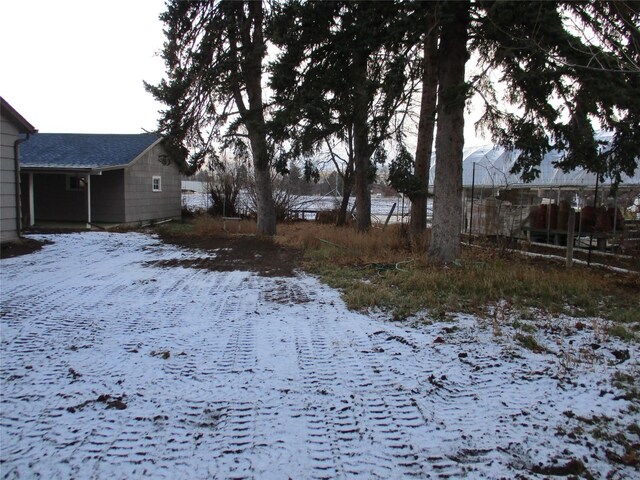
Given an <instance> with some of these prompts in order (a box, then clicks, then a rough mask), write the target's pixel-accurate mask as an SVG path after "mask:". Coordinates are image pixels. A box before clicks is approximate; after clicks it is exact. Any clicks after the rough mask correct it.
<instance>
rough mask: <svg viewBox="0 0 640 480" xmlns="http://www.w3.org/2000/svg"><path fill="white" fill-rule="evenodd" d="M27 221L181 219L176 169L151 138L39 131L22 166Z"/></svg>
mask: <svg viewBox="0 0 640 480" xmlns="http://www.w3.org/2000/svg"><path fill="white" fill-rule="evenodd" d="M20 171H21V175H20V178H21V183H22V206H23V207H22V217H23V220H24V221H25V223H28V224H29V225H37V224H38V223H42V222H86V223H87V225H90V224H92V223H94V224H95V223H115V224H142V223H146V222H151V221H158V220H164V219H174V218H179V217H180V214H181V209H182V200H181V181H180V178H181V177H180V171H179V169H178V166H177V165H176V163H175V162H173V161H171V159H170V158H169V157H168V155H167V152H166V150H165V148H164V146H163V141H162V138H161V137H159V136H158V135H153V134H135V135H118V134H66V133H39V134H36V135H34V136H33V137H32V138H31V139H30V140H29V142H28V144H25V145H24V147H23V150H22V163H21V170H20Z"/></svg>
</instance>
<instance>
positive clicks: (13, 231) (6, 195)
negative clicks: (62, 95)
mask: <svg viewBox="0 0 640 480" xmlns="http://www.w3.org/2000/svg"><path fill="white" fill-rule="evenodd" d="M36 131H37V130H36V129H35V128H33V126H32V125H31V124H30V123H29V122H27V121H26V120H25V119H24V117H22V115H20V114H19V113H18V112H17V111H16V110H15V109H14V108H13V107H12V106H11V105H10V104H9V103H7V101H6V100H5V99H4V98H2V97H0V243H7V242H13V241H16V240H18V237H19V235H20V183H19V178H18V173H19V163H20V159H19V156H20V144H21V143H22V142H23V141H24V140H25V139H26V138H27V137H28V136H29V135H30V134H33V133H36ZM25 135H26V136H25Z"/></svg>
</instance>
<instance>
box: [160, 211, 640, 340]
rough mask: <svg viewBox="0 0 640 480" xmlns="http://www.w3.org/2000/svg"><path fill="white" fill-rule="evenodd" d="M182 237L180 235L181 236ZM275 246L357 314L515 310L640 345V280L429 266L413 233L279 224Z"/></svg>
mask: <svg viewBox="0 0 640 480" xmlns="http://www.w3.org/2000/svg"><path fill="white" fill-rule="evenodd" d="M178 227H179V228H180V229H184V230H181V233H184V234H185V235H201V236H206V235H223V234H229V235H231V234H255V232H256V225H255V222H253V221H250V220H242V221H239V222H238V221H226V222H224V221H223V220H222V219H221V218H210V217H207V216H202V217H198V218H196V219H194V220H193V222H192V223H190V224H189V225H186V224H182V226H178V225H176V226H175V227H171V228H172V229H175V228H178ZM174 233H175V231H174ZM274 241H275V242H276V243H278V244H280V245H283V246H288V247H293V248H296V249H302V250H304V252H305V259H306V261H305V265H306V266H305V268H306V269H307V270H308V271H310V272H311V273H314V274H316V275H318V276H320V277H321V278H322V279H323V280H324V281H325V282H327V283H328V284H330V285H332V286H334V287H336V288H339V289H341V290H342V291H343V295H344V299H345V301H346V302H347V304H348V305H349V306H350V307H351V308H354V309H361V310H366V309H368V308H372V307H374V308H375V307H378V308H382V309H385V310H388V311H390V312H392V313H393V314H394V315H395V316H397V317H406V316H409V315H412V314H414V313H416V312H418V311H421V310H424V309H427V310H430V311H431V312H434V314H435V315H439V314H440V313H445V312H452V311H453V312H469V313H476V314H479V315H484V314H487V312H490V311H491V309H492V306H494V305H496V304H499V303H501V304H505V305H509V307H510V308H513V309H514V310H522V311H527V310H529V309H531V308H535V309H539V310H540V311H543V312H549V313H560V312H563V313H570V314H575V315H585V316H603V317H604V318H608V319H610V320H613V321H616V322H620V323H623V324H625V330H626V331H628V332H629V336H630V337H633V338H635V337H637V336H638V337H640V335H638V333H637V332H640V322H639V321H638V320H639V319H638V311H640V297H639V296H638V294H637V292H638V291H640V276H638V275H633V274H629V275H624V274H619V273H613V272H604V271H602V270H597V269H593V268H587V267H582V266H574V268H572V269H567V268H566V267H564V265H563V263H561V262H553V261H551V260H549V259H540V258H529V257H524V256H522V255H520V254H516V253H510V252H509V251H507V250H505V249H503V248H499V247H496V246H495V245H493V246H492V245H486V246H484V248H475V247H472V248H467V247H463V249H462V253H461V257H460V260H459V262H456V264H455V265H450V266H448V267H446V268H442V267H436V266H433V265H429V263H428V259H427V253H426V252H427V250H428V235H426V236H425V237H423V238H420V239H418V240H417V241H413V242H412V241H410V239H409V235H408V233H407V231H406V227H403V226H401V225H389V226H388V227H387V228H384V229H382V228H378V227H374V228H372V229H371V230H370V231H369V232H367V233H358V232H357V231H356V230H355V228H354V227H352V226H347V227H336V226H333V225H326V224H324V225H323V224H320V223H315V222H295V223H281V224H278V235H277V236H276V237H275V238H274Z"/></svg>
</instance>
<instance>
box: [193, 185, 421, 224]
mask: <svg viewBox="0 0 640 480" xmlns="http://www.w3.org/2000/svg"><path fill="white" fill-rule="evenodd" d="M337 202H338V201H337V200H336V199H335V198H334V197H331V196H324V197H319V196H311V195H309V196H303V195H301V196H299V197H297V198H296V200H295V202H294V208H295V209H306V210H333V209H334V208H337V205H338V203H337ZM353 202H354V200H353V199H352V200H351V201H350V205H351V207H353ZM394 203H395V204H396V208H395V209H394V211H393V215H392V216H391V218H390V219H389V221H390V222H391V223H398V222H400V221H401V220H402V215H401V213H402V208H403V207H404V214H405V216H406V215H409V208H410V203H409V200H408V199H405V200H404V203H403V202H402V197H375V196H374V197H372V198H371V216H372V221H373V222H374V223H375V222H380V223H382V222H384V221H385V220H386V218H387V215H389V212H390V211H391V207H392V206H393V204H394ZM182 205H183V206H184V207H185V208H187V209H188V210H191V211H197V210H207V209H208V208H210V207H211V197H210V196H209V195H208V194H207V193H202V192H194V193H183V194H182ZM428 208H429V209H431V201H430V200H429V207H428ZM307 218H310V217H309V215H307ZM404 221H405V222H407V221H408V219H407V218H405V219H404Z"/></svg>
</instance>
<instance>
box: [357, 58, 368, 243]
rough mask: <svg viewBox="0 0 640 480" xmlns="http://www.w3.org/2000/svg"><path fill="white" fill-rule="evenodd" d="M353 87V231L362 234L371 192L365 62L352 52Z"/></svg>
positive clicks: (366, 224) (366, 222) (365, 59)
mask: <svg viewBox="0 0 640 480" xmlns="http://www.w3.org/2000/svg"><path fill="white" fill-rule="evenodd" d="M352 75H353V85H354V86H355V87H354V99H353V100H354V102H353V104H354V116H353V147H354V156H355V165H354V166H355V193H356V229H357V230H358V231H360V232H365V231H367V230H369V228H371V192H370V191H369V179H370V173H371V171H370V169H371V165H370V163H371V162H370V159H371V153H372V152H371V151H370V150H371V149H370V146H369V127H368V124H367V121H368V119H367V112H368V111H369V101H368V95H367V91H366V81H367V58H366V55H364V53H362V52H357V51H356V52H355V53H354V58H353V64H352Z"/></svg>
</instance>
